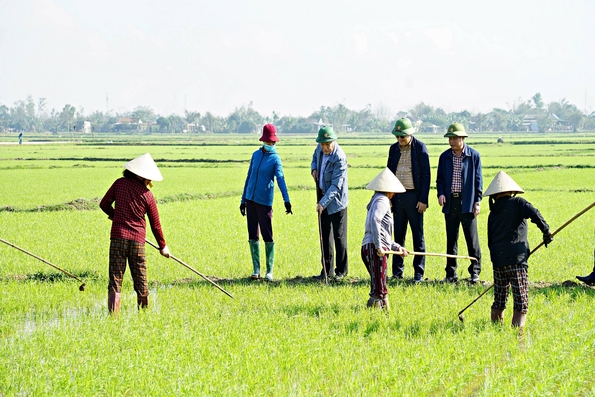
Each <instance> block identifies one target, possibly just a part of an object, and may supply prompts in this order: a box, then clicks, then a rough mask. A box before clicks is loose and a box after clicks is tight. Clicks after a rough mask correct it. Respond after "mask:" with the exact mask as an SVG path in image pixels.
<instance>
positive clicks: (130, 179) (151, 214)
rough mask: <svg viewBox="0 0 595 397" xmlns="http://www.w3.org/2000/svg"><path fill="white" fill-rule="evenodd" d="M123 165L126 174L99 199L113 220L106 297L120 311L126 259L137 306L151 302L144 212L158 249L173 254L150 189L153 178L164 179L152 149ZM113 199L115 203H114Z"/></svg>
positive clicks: (168, 254)
mask: <svg viewBox="0 0 595 397" xmlns="http://www.w3.org/2000/svg"><path fill="white" fill-rule="evenodd" d="M124 168H125V170H124V172H123V175H124V177H123V178H119V179H117V180H116V181H115V182H114V183H113V184H112V186H111V187H110V188H109V190H108V191H107V193H106V194H105V196H104V197H103V199H102V200H101V202H100V203H99V206H100V207H101V209H102V210H103V212H105V213H106V214H107V217H108V218H109V219H110V220H111V221H112V228H111V234H110V250H109V285H108V297H107V307H108V310H109V312H110V313H117V312H118V311H119V310H120V293H121V290H122V278H123V277H124V273H125V271H126V261H128V266H129V267H130V273H131V274H132V280H133V282H134V290H135V291H136V295H137V304H138V307H139V308H146V307H148V306H149V288H148V283H147V263H146V256H145V237H146V235H147V223H146V221H145V215H146V216H147V217H148V218H149V223H150V225H151V230H152V231H153V236H155V239H156V240H157V243H158V244H159V252H160V253H161V255H163V256H164V257H166V258H169V256H170V253H169V248H168V247H167V245H166V243H165V238H164V237H163V231H162V230H161V222H160V220H159V212H158V210H157V203H156V202H155V197H154V196H153V193H152V192H151V191H150V190H149V187H153V184H152V181H162V180H163V177H162V176H161V172H159V169H158V168H157V165H156V164H155V162H154V161H153V158H152V157H151V155H150V154H149V153H145V154H143V155H142V156H140V157H137V158H135V159H134V160H131V161H129V162H128V163H126V164H125V165H124ZM114 203H115V206H112V204H114Z"/></svg>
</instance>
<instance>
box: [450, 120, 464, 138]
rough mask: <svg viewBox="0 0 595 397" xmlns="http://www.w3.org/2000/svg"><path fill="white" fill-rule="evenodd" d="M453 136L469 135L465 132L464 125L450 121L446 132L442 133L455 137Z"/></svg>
mask: <svg viewBox="0 0 595 397" xmlns="http://www.w3.org/2000/svg"><path fill="white" fill-rule="evenodd" d="M455 136H461V137H465V136H469V135H467V133H466V132H465V127H463V124H461V123H452V124H451V125H449V126H448V132H447V133H446V134H445V135H444V137H445V138H450V137H455Z"/></svg>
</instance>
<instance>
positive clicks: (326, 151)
mask: <svg viewBox="0 0 595 397" xmlns="http://www.w3.org/2000/svg"><path fill="white" fill-rule="evenodd" d="M336 140H337V134H335V131H333V128H332V127H327V126H325V127H322V128H321V129H320V130H319V131H318V137H317V138H316V142H318V146H316V149H315V150H314V154H313V155H312V163H311V166H310V170H311V172H310V173H311V175H312V178H314V181H315V182H316V191H317V198H318V204H317V205H316V211H317V212H318V216H319V221H320V230H321V236H320V237H321V240H322V251H323V256H324V257H323V258H322V261H323V263H324V266H325V269H326V270H325V269H323V270H322V271H321V273H320V275H319V276H318V275H317V276H315V277H316V278H320V279H322V278H324V277H325V274H327V275H331V276H332V275H333V273H334V277H335V279H336V280H341V279H343V277H344V276H346V275H347V272H348V270H349V269H348V264H347V204H348V202H349V198H348V195H347V157H346V156H345V153H344V152H343V149H341V147H340V146H339V144H338V143H337V142H336ZM333 243H334V244H333ZM333 250H334V251H335V253H334V255H335V256H336V259H335V262H336V268H335V271H334V272H333V271H332V263H333Z"/></svg>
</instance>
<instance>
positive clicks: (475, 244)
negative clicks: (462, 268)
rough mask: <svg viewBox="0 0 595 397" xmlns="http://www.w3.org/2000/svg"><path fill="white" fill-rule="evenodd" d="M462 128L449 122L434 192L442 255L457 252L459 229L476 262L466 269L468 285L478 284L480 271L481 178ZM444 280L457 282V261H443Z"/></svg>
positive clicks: (475, 155) (478, 161) (474, 152)
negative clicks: (443, 234)
mask: <svg viewBox="0 0 595 397" xmlns="http://www.w3.org/2000/svg"><path fill="white" fill-rule="evenodd" d="M467 136H468V135H467V133H466V132H465V127H463V125H462V124H460V123H453V124H451V125H450V126H449V127H448V132H447V133H446V134H445V135H444V137H446V138H448V144H449V145H450V149H447V150H445V151H444V152H443V153H442V154H441V155H440V158H439V160H438V172H437V176H436V190H437V192H438V204H439V205H440V206H441V207H442V213H443V214H444V220H445V223H446V253H447V254H452V255H456V254H457V251H458V240H459V228H460V227H461V226H462V228H463V234H464V235H465V241H466V242H467V252H468V254H469V256H472V257H474V258H476V259H477V260H475V261H471V264H470V265H469V267H468V269H467V270H468V271H469V275H470V278H469V280H470V281H471V283H477V282H478V281H479V273H480V272H481V248H480V245H479V237H478V234H477V219H476V218H477V216H478V215H479V211H480V204H479V203H480V201H481V197H482V189H483V187H482V185H483V179H482V174H481V158H480V156H479V152H478V151H477V150H475V149H473V148H471V147H469V146H468V145H466V144H465V138H466V137H467ZM444 270H445V271H446V278H445V279H444V281H446V282H450V283H454V282H457V281H458V276H457V260H456V259H453V258H448V259H447V260H446V268H445V269H444Z"/></svg>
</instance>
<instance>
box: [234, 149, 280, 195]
mask: <svg viewBox="0 0 595 397" xmlns="http://www.w3.org/2000/svg"><path fill="white" fill-rule="evenodd" d="M275 178H277V184H278V185H279V189H280V190H281V194H282V195H283V201H285V202H286V203H288V202H289V194H288V193H287V185H285V177H284V176H283V165H282V164H281V158H280V157H279V155H278V154H277V150H276V148H275V147H273V148H272V149H271V150H270V151H269V152H267V151H266V150H264V148H263V147H261V148H259V149H258V150H257V151H255V152H254V153H253V154H252V159H250V167H249V168H248V175H247V176H246V182H245V183H244V193H242V204H244V203H246V200H250V201H254V202H255V203H258V204H261V205H268V206H272V205H273V197H274V195H275Z"/></svg>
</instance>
